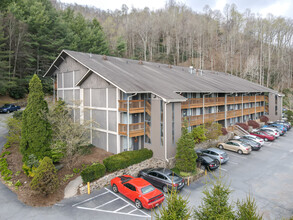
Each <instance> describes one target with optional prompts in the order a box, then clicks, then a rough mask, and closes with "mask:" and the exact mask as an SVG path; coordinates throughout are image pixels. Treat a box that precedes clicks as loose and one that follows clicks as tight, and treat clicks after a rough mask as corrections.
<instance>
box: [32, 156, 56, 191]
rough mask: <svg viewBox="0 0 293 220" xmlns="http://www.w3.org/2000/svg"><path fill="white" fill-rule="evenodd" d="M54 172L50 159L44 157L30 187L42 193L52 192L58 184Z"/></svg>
mask: <svg viewBox="0 0 293 220" xmlns="http://www.w3.org/2000/svg"><path fill="white" fill-rule="evenodd" d="M56 173H57V172H56V168H55V166H54V165H53V162H52V160H51V159H50V158H49V157H44V159H43V160H41V162H40V165H39V167H38V168H37V169H36V173H35V176H34V178H33V179H32V181H31V183H30V187H31V189H32V190H35V191H37V192H38V193H40V194H43V195H48V194H51V193H54V192H55V191H56V190H57V188H58V186H59V180H58V177H57V174H56Z"/></svg>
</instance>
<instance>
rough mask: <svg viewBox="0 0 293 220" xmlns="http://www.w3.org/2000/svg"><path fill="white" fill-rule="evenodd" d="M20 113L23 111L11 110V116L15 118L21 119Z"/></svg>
mask: <svg viewBox="0 0 293 220" xmlns="http://www.w3.org/2000/svg"><path fill="white" fill-rule="evenodd" d="M22 113H23V111H16V112H13V115H12V117H13V118H15V119H18V120H21V118H22Z"/></svg>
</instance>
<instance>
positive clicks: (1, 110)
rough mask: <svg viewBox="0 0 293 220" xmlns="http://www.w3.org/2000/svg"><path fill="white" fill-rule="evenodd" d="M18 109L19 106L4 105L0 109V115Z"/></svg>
mask: <svg viewBox="0 0 293 220" xmlns="http://www.w3.org/2000/svg"><path fill="white" fill-rule="evenodd" d="M18 109H20V106H17V105H13V104H5V105H3V106H2V107H1V108H0V113H10V112H14V111H17V110H18Z"/></svg>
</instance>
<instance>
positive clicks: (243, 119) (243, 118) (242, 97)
mask: <svg viewBox="0 0 293 220" xmlns="http://www.w3.org/2000/svg"><path fill="white" fill-rule="evenodd" d="M243 107H244V106H243V93H242V107H241V108H242V112H241V115H242V123H244V115H243Z"/></svg>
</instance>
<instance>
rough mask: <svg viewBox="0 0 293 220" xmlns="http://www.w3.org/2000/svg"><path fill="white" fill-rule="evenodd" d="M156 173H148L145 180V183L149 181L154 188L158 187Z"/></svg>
mask: <svg viewBox="0 0 293 220" xmlns="http://www.w3.org/2000/svg"><path fill="white" fill-rule="evenodd" d="M156 178H157V173H156V172H149V173H148V176H147V178H145V179H146V180H147V181H149V182H150V183H151V184H153V185H154V186H158V183H157V179H156Z"/></svg>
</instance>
